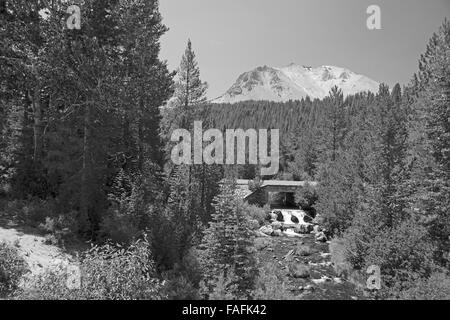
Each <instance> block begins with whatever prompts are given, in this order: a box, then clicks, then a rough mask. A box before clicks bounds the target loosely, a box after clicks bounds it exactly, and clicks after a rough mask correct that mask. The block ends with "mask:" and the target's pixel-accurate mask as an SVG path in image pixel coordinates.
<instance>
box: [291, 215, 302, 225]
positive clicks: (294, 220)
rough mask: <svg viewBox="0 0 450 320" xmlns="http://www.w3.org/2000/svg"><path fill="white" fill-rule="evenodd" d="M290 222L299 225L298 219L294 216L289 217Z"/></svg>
mask: <svg viewBox="0 0 450 320" xmlns="http://www.w3.org/2000/svg"><path fill="white" fill-rule="evenodd" d="M291 221H292V222H293V223H300V220H298V218H297V217H296V216H294V215H292V216H291Z"/></svg>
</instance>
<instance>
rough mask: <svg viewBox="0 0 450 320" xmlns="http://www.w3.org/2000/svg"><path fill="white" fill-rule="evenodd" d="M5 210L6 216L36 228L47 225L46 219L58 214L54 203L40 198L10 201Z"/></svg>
mask: <svg viewBox="0 0 450 320" xmlns="http://www.w3.org/2000/svg"><path fill="white" fill-rule="evenodd" d="M4 210H5V215H7V216H9V217H11V218H14V219H17V220H18V221H21V222H22V223H24V224H26V225H27V226H30V227H34V228H38V227H39V226H40V225H41V224H45V220H46V218H47V217H54V216H55V215H54V212H56V209H55V202H54V201H51V200H42V199H38V198H32V199H28V200H14V201H9V202H8V203H7V205H6V206H5V209H4Z"/></svg>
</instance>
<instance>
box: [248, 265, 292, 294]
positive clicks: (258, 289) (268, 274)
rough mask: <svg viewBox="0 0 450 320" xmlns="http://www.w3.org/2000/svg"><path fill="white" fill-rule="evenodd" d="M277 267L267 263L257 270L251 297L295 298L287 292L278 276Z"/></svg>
mask: <svg viewBox="0 0 450 320" xmlns="http://www.w3.org/2000/svg"><path fill="white" fill-rule="evenodd" d="M277 274H279V267H278V266H277V265H276V264H274V263H269V264H267V265H265V266H264V267H262V268H261V269H260V270H259V276H258V278H257V280H256V285H255V289H254V290H253V292H252V294H251V295H252V298H253V299H255V300H297V298H296V297H295V296H294V295H293V294H292V293H291V292H289V290H288V289H287V288H286V285H285V283H284V282H283V280H282V278H281V277H278V276H277Z"/></svg>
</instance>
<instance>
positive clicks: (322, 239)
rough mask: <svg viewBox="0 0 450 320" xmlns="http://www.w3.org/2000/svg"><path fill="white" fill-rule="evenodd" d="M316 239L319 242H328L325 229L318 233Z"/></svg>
mask: <svg viewBox="0 0 450 320" xmlns="http://www.w3.org/2000/svg"><path fill="white" fill-rule="evenodd" d="M315 238H316V241H317V242H327V240H328V239H327V236H326V235H325V233H324V232H323V231H321V232H319V233H316V236H315Z"/></svg>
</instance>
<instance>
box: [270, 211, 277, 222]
mask: <svg viewBox="0 0 450 320" xmlns="http://www.w3.org/2000/svg"><path fill="white" fill-rule="evenodd" d="M277 217H278V216H277V215H276V214H275V213H273V212H270V213H269V214H268V220H269V221H275V220H277Z"/></svg>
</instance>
